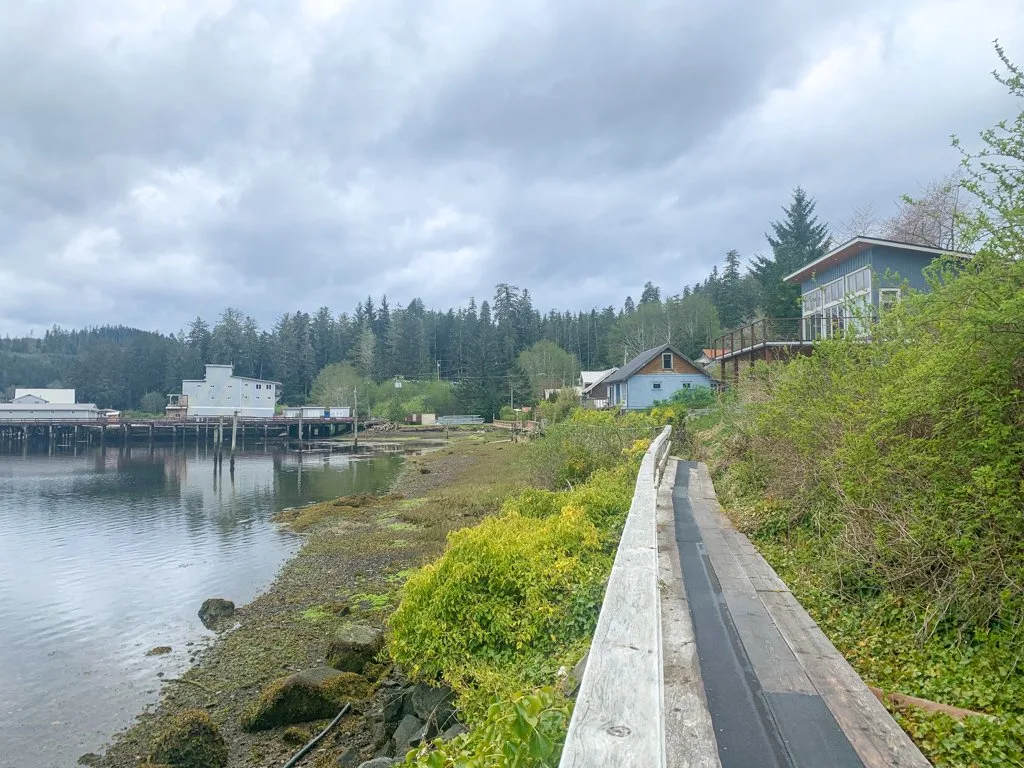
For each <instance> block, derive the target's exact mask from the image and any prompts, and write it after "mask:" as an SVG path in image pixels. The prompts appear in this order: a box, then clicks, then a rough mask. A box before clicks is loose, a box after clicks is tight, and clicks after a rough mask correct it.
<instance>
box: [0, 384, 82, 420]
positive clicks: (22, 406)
mask: <svg viewBox="0 0 1024 768" xmlns="http://www.w3.org/2000/svg"><path fill="white" fill-rule="evenodd" d="M101 416H102V413H101V412H100V410H99V409H98V408H97V407H96V405H95V404H94V403H76V402H75V390H73V389H36V388H28V387H18V388H16V389H15V390H14V400H12V401H11V402H9V403H0V422H2V423H6V424H10V423H25V422H30V421H43V422H47V421H51V422H52V421H60V422H69V421H80V422H90V421H98V420H99V419H100V417H101Z"/></svg>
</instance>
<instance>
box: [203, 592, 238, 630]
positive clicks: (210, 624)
mask: <svg viewBox="0 0 1024 768" xmlns="http://www.w3.org/2000/svg"><path fill="white" fill-rule="evenodd" d="M234 615H235V604H234V603H233V602H231V601H230V600H225V599H224V598H223V597H211V598H210V599H208V600H204V601H203V604H202V605H201V606H200V608H199V620H200V621H201V622H203V626H204V627H206V628H207V629H212V630H214V631H219V630H222V629H226V628H227V627H228V626H230V624H231V618H232V617H233V616H234Z"/></svg>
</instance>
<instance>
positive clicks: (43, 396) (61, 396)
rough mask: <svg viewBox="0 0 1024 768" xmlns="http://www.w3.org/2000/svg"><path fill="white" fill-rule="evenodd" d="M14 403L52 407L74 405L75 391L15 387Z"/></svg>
mask: <svg viewBox="0 0 1024 768" xmlns="http://www.w3.org/2000/svg"><path fill="white" fill-rule="evenodd" d="M11 402H13V403H35V404H37V405H38V404H41V403H49V404H51V405H74V404H75V390H73V389H39V388H36V387H15V389H14V400H12V401H11Z"/></svg>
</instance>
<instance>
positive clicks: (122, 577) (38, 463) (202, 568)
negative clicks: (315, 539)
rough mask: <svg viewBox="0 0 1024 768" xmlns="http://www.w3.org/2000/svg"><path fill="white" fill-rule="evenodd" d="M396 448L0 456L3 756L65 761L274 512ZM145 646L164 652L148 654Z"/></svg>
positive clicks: (387, 461)
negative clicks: (372, 452) (300, 453)
mask: <svg viewBox="0 0 1024 768" xmlns="http://www.w3.org/2000/svg"><path fill="white" fill-rule="evenodd" d="M400 461H401V459H400V458H397V457H385V458H376V459H373V460H366V459H358V460H352V459H351V458H350V457H348V456H344V455H333V456H312V457H311V456H305V457H303V460H302V461H301V462H300V461H299V459H298V457H297V456H296V455H294V454H290V455H285V454H281V453H275V452H270V451H265V452H264V451H260V452H255V451H250V452H242V453H240V454H239V455H238V456H237V458H236V463H235V469H234V472H231V471H230V470H229V463H228V460H227V459H225V460H224V462H223V464H222V465H221V467H220V468H218V467H217V466H216V465H215V463H214V461H213V456H212V453H207V452H206V451H205V450H204V449H203V448H201V447H200V448H198V449H197V448H195V447H193V446H189V447H188V448H185V449H180V448H179V449H178V450H172V449H160V448H157V449H155V450H150V449H149V448H148V447H146V446H141V447H132V448H131V449H130V450H120V451H113V450H110V449H108V450H107V451H106V452H100V451H98V450H95V451H91V452H79V453H78V455H77V456H76V455H70V454H64V455H62V454H60V453H58V454H56V455H53V456H45V455H43V456H38V455H33V454H28V455H15V456H0V633H2V637H3V638H4V642H3V643H0V691H2V692H3V695H0V744H2V745H3V750H2V751H0V766H19V767H20V766H27V765H32V766H67V765H74V763H75V759H76V758H77V757H78V755H80V754H81V753H83V752H87V751H95V750H97V749H98V748H99V747H100V746H101V745H102V744H103V743H104V741H105V740H106V739H107V738H108V737H109V736H110V735H111V734H112V733H113V732H114V731H115V730H116V729H117V728H118V727H120V726H122V725H124V724H126V723H127V722H128V721H129V720H130V719H131V717H133V716H134V715H135V714H136V713H137V712H138V711H139V709H140V708H141V707H142V706H143V705H144V704H146V703H147V702H151V701H153V700H154V699H155V695H156V690H157V688H158V686H159V680H158V678H157V677H156V675H157V673H158V672H164V673H166V674H167V675H168V676H173V675H174V674H176V673H178V672H180V670H181V669H183V668H184V667H185V666H187V664H188V649H187V647H186V646H185V643H186V642H196V641H199V640H201V639H202V638H203V637H208V636H209V635H210V633H209V632H208V631H207V630H206V629H204V628H203V626H202V625H201V623H200V622H199V619H198V616H197V615H196V611H197V610H198V608H199V605H200V604H201V603H202V601H203V600H204V599H205V598H207V597H211V596H223V597H227V598H230V599H232V600H234V601H235V602H236V603H238V604H242V603H244V602H247V601H249V600H251V599H252V598H253V597H254V596H255V595H256V594H257V593H258V591H259V590H260V589H261V588H263V587H264V586H265V585H266V584H267V583H268V582H269V581H270V580H271V579H272V578H273V575H274V573H275V572H276V571H277V569H278V568H279V567H280V565H281V563H282V562H283V561H284V559H286V558H287V556H288V554H289V553H290V552H292V551H294V549H295V547H296V546H297V539H296V538H295V537H294V536H292V535H290V534H288V533H287V532H284V531H282V530H280V529H278V528H277V527H276V526H274V525H273V524H272V523H270V522H269V517H270V515H272V514H273V513H274V512H275V511H276V510H278V509H281V508H284V507H289V506H297V505H300V504H304V503H306V502H308V501H315V500H321V499H326V498H333V497H335V496H340V495H345V494H349V493H357V492H361V491H372V490H377V489H380V488H383V487H386V486H387V485H389V484H390V483H391V481H392V479H393V477H394V475H395V473H396V472H397V469H398V466H399V463H400ZM157 645H170V646H172V647H173V649H174V651H173V653H172V654H170V655H169V656H164V657H146V656H145V652H146V651H147V650H148V649H149V648H152V647H154V646H157Z"/></svg>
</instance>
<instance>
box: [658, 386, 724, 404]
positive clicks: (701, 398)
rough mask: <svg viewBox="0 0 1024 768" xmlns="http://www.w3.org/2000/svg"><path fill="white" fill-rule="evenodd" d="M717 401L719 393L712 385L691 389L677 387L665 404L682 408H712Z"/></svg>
mask: <svg viewBox="0 0 1024 768" xmlns="http://www.w3.org/2000/svg"><path fill="white" fill-rule="evenodd" d="M716 402H718V395H716V394H715V391H714V390H713V389H711V388H710V387H691V388H690V389H677V390H676V391H675V392H673V393H672V397H670V398H669V399H668V402H667V403H664V404H667V405H672V406H681V407H682V408H710V407H711V406H713V405H714V404H715V403H716ZM659 405H663V403H659Z"/></svg>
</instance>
